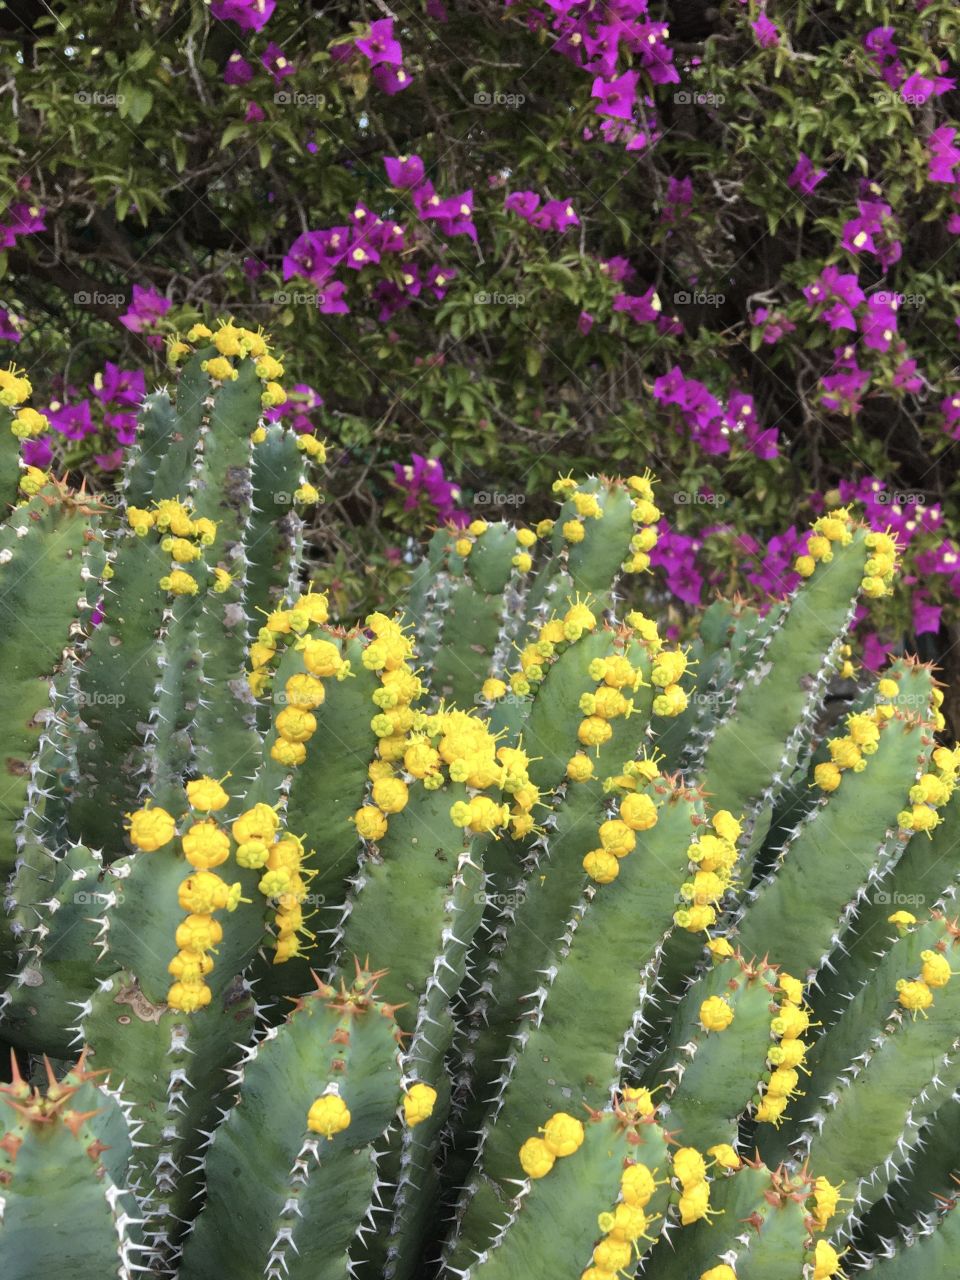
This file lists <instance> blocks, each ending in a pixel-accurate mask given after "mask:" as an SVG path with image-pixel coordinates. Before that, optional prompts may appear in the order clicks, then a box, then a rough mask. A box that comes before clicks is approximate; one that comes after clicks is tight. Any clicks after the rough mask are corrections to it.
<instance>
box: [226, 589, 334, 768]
mask: <svg viewBox="0 0 960 1280" xmlns="http://www.w3.org/2000/svg"><path fill="white" fill-rule="evenodd" d="M328 617H329V604H328V601H327V597H326V596H325V595H324V594H323V593H322V592H314V591H313V589H312V588H310V589H308V590H307V592H306V593H305V594H303V595H300V596H298V597H297V599H296V600H295V601H294V603H293V604H292V605H291V606H290V607H289V608H282V607H281V608H279V609H274V611H273V612H272V613H268V614H267V615H266V617H265V619H264V624H263V626H262V627H261V628H260V630H259V631H258V632H257V638H256V640H255V641H254V643H253V644H252V645H251V646H250V652H249V658H250V667H251V670H250V672H249V673H248V675H247V684H248V685H249V686H250V691H251V693H252V694H253V695H254V697H257V698H259V697H262V696H263V694H264V693H265V692H266V691H267V689H268V688H269V685H270V681H271V680H272V678H273V672H274V668H275V667H276V666H277V664H278V661H279V657H280V648H281V646H283V647H284V649H285V648H286V646H287V645H288V644H293V645H294V646H295V647H296V648H297V650H298V651H299V652H301V653H302V655H303V665H304V666H305V667H306V668H307V673H306V674H307V675H308V676H310V677H320V676H326V675H335V676H336V677H337V678H338V679H339V680H344V679H346V677H347V676H348V675H349V674H350V668H349V665H348V664H347V663H345V662H344V661H343V660H342V659H341V657H340V651H339V649H338V648H337V646H336V645H335V644H333V643H331V642H330V641H328V640H317V639H312V638H309V637H308V636H307V632H308V631H309V630H310V628H311V627H312V626H322V625H323V624H324V623H325V622H326V621H327V618H328ZM324 696H325V695H324V690H323V686H322V685H321V684H320V681H319V679H315V678H311V679H306V678H305V676H304V673H303V672H299V673H298V674H297V675H294V676H291V677H290V678H289V679H288V680H287V683H286V685H285V686H284V701H285V703H286V706H285V708H284V710H290V709H294V710H298V711H308V712H309V711H313V710H315V709H316V708H317V707H319V706H321V705H322V703H323V700H324ZM280 714H281V715H282V714H283V713H282V712H281V713H280ZM278 719H279V717H278ZM283 723H284V725H287V724H289V725H290V730H289V732H288V733H287V734H286V735H285V734H284V732H283V729H282V728H281V726H280V724H279V723H278V725H277V734H278V738H277V742H275V743H274V747H273V758H274V759H275V760H276V761H277V762H278V763H280V764H285V765H288V766H290V767H291V768H293V767H295V766H296V765H298V764H302V762H303V761H304V759H305V758H306V748H305V747H303V743H304V742H305V741H307V740H308V739H309V738H310V737H311V736H312V732H313V731H312V730H311V732H310V733H308V734H307V735H306V738H303V737H302V736H299V734H300V731H301V730H302V728H303V722H301V721H299V720H298V719H297V718H296V717H293V716H290V717H288V718H287V720H285V721H284V722H283ZM294 735H297V736H294ZM281 741H287V742H289V743H290V744H292V746H291V748H286V747H282V746H280V745H279V744H280V742H281ZM298 746H299V749H298Z"/></svg>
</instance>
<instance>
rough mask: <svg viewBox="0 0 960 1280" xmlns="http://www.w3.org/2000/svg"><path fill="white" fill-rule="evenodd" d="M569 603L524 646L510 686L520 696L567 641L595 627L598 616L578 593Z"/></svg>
mask: <svg viewBox="0 0 960 1280" xmlns="http://www.w3.org/2000/svg"><path fill="white" fill-rule="evenodd" d="M567 603H568V604H569V608H568V609H567V611H566V613H565V614H564V615H563V617H562V618H558V617H552V618H551V619H550V620H549V621H548V622H545V623H543V625H542V626H541V627H540V630H539V632H538V633H537V638H536V639H535V640H532V641H531V642H530V643H529V644H527V645H525V646H524V647H523V649H521V651H520V670H519V671H515V672H514V673H513V674H512V675H511V677H510V688H511V689H512V691H513V692H514V693H515V694H516V695H517V696H518V697H521V698H523V697H526V696H527V694H529V693H530V692H531V691H532V690H533V689H534V687H535V686H536V685H538V684H539V683H540V681H541V680H542V679H543V677H544V675H545V674H546V668H547V666H549V664H550V663H551V662H552V661H553V660H554V659H555V658H557V657H558V656H559V655H560V654H561V653H562V652H563V650H564V649H565V648H566V647H567V645H568V644H572V643H574V641H576V640H579V639H580V637H581V636H582V635H584V633H585V632H588V631H593V630H595V629H596V625H597V619H596V615H595V614H593V613H592V612H591V611H590V609H589V608H588V607H587V605H586V604H585V603H583V602H582V601H581V600H580V597H579V596H577V598H576V599H575V600H574V601H573V602H572V603H571V602H570V601H568V602H567ZM590 745H593V744H590Z"/></svg>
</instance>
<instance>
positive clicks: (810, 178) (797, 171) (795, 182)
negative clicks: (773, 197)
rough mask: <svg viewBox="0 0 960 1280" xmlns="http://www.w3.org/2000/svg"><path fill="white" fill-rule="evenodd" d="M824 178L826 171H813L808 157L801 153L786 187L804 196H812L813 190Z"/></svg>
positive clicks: (811, 162)
mask: <svg viewBox="0 0 960 1280" xmlns="http://www.w3.org/2000/svg"><path fill="white" fill-rule="evenodd" d="M826 176H827V171H826V169H815V168H814V167H813V161H812V160H811V159H810V157H809V156H808V155H805V154H804V152H802V151H801V152H800V157H799V159H798V160H797V163H796V167H795V168H794V170H793V173H791V175H790V177H789V178H788V179H787V186H788V187H793V188H794V189H795V190H797V191H799V192H801V193H802V194H803V195H805V196H809V195H813V192H814V190H815V189H816V188H817V187H818V186H819V185H820V183H821V182H822V181H823V180H824V178H825V177H826Z"/></svg>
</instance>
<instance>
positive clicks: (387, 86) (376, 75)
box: [373, 63, 413, 98]
mask: <svg viewBox="0 0 960 1280" xmlns="http://www.w3.org/2000/svg"><path fill="white" fill-rule="evenodd" d="M373 83H374V84H375V85H376V86H377V88H378V89H379V90H380V92H381V93H385V94H387V95H388V96H389V97H391V98H392V97H393V95H394V94H395V93H402V92H403V90H404V89H409V88H410V86H411V85H412V84H413V77H412V76H411V75H410V74H409V72H407V71H405V70H404V69H403V67H394V66H388V65H386V64H385V63H383V64H381V65H380V66H378V67H374V68H373Z"/></svg>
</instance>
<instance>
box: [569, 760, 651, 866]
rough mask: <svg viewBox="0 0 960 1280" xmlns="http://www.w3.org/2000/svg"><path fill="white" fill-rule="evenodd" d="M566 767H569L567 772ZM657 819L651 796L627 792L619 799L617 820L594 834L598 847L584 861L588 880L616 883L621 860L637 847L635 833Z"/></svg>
mask: <svg viewBox="0 0 960 1280" xmlns="http://www.w3.org/2000/svg"><path fill="white" fill-rule="evenodd" d="M570 763H571V764H572V763H573V761H571V762H570ZM637 763H640V762H637ZM627 767H629V766H627ZM569 768H570V765H569V764H568V766H567V769H568V771H569ZM659 816H660V815H659V812H658V808H657V804H656V802H655V801H654V800H653V798H652V797H651V796H649V795H647V794H646V792H643V791H636V790H633V791H628V792H627V794H626V795H625V796H623V797H622V798H621V800H620V803H619V805H618V809H617V817H616V818H608V819H607V821H606V822H602V823H601V824H600V828H599V831H598V832H597V835H598V839H599V847H598V848H596V849H591V850H590V852H589V853H588V854H586V856H585V857H584V859H583V869H584V871H586V873H587V875H588V876H589V877H590V879H591V880H595V881H596V882H597V884H610V882H611V881H612V880H616V878H617V876H618V875H619V874H620V860H621V859H622V858H626V857H627V856H628V855H629V854H631V853H632V852H633V850H634V849H635V848H636V844H637V836H636V833H637V832H638V831H649V830H650V828H651V827H655V826H656V825H657V820H658V818H659Z"/></svg>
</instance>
